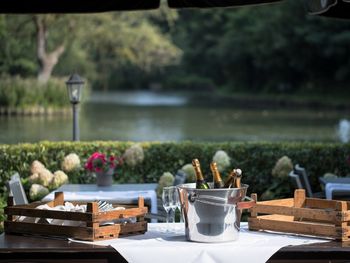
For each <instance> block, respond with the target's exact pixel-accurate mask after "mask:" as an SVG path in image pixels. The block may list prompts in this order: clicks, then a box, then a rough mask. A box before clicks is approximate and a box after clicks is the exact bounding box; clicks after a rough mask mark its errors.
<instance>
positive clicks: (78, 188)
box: [42, 184, 158, 222]
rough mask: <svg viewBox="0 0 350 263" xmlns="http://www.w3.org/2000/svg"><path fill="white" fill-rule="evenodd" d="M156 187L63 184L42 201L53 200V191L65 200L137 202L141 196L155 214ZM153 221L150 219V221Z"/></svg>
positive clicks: (147, 185) (151, 185)
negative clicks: (62, 193)
mask: <svg viewBox="0 0 350 263" xmlns="http://www.w3.org/2000/svg"><path fill="white" fill-rule="evenodd" d="M157 187H158V184H113V185H111V186H97V185H96V184H65V185H62V186H61V187H59V188H58V189H56V190H55V191H54V192H51V193H50V194H48V195H47V196H45V197H44V198H43V199H42V201H43V202H48V201H51V200H53V199H54V195H55V194H54V193H55V192H64V200H65V201H86V202H92V201H96V200H101V201H108V202H110V203H118V204H137V202H138V197H139V196H143V198H144V200H145V204H146V205H147V206H149V207H150V212H151V213H153V214H157V212H158V211H157V193H156V189H157ZM155 221H156V220H155V219H152V222H155Z"/></svg>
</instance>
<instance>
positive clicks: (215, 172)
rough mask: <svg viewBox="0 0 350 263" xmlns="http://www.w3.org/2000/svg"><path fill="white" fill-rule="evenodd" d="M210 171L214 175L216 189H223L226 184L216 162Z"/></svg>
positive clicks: (212, 164) (211, 165)
mask: <svg viewBox="0 0 350 263" xmlns="http://www.w3.org/2000/svg"><path fill="white" fill-rule="evenodd" d="M210 169H211V172H212V173H213V181H214V188H223V187H224V182H223V181H222V179H221V175H220V173H219V170H218V167H217V165H216V163H215V162H212V163H211V164H210Z"/></svg>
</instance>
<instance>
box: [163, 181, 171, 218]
mask: <svg viewBox="0 0 350 263" xmlns="http://www.w3.org/2000/svg"><path fill="white" fill-rule="evenodd" d="M162 202H163V207H164V210H165V212H166V222H167V223H169V212H171V194H170V187H163V193H162Z"/></svg>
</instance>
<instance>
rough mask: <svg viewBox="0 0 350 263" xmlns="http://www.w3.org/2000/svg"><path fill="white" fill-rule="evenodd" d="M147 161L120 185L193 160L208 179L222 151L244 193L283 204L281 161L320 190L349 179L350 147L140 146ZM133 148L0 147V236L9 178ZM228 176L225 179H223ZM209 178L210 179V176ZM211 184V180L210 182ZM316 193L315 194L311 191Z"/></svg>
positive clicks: (125, 171)
mask: <svg viewBox="0 0 350 263" xmlns="http://www.w3.org/2000/svg"><path fill="white" fill-rule="evenodd" d="M140 144H141V146H142V147H143V150H144V154H145V158H144V161H143V162H142V164H140V165H138V166H136V167H128V166H127V165H124V166H123V167H122V169H121V170H120V171H119V172H120V173H119V175H118V177H117V178H116V181H117V182H120V183H126V182H128V183H143V182H146V183H151V182H158V180H159V177H160V176H161V175H162V174H163V173H164V172H167V171H169V172H171V173H173V174H174V173H175V172H176V171H177V170H178V169H180V168H181V167H182V166H183V165H184V164H187V163H190V162H191V160H192V159H193V158H198V159H199V160H200V161H201V164H202V169H203V172H204V174H206V175H210V171H209V163H210V161H211V159H212V157H213V155H214V154H215V152H216V151H217V150H224V151H226V152H227V153H228V155H229V156H230V157H231V158H232V164H231V167H230V168H233V167H239V168H241V169H242V171H243V176H244V177H243V182H244V183H247V184H249V189H248V192H249V193H252V192H255V193H258V195H261V194H263V196H265V198H283V197H287V196H291V195H292V189H291V188H290V187H289V183H288V182H289V181H288V178H282V179H281V178H275V177H273V176H272V175H271V170H272V168H273V167H274V165H275V163H276V161H277V160H278V159H279V158H281V157H282V156H285V155H286V156H288V157H289V158H291V160H292V161H293V163H294V164H296V163H299V164H300V165H302V166H304V167H306V168H307V171H308V172H309V175H310V181H311V184H312V186H313V187H315V188H316V187H319V183H318V177H319V176H322V175H323V174H325V173H329V172H330V173H335V174H337V175H338V176H346V175H349V176H350V159H349V156H350V144H333V143H230V142H227V143H192V142H182V143H157V142H152V143H149V142H144V143H140ZM131 145H133V143H132V142H98V141H96V142H74V143H72V142H40V143H35V144H17V145H0V233H1V232H2V228H3V220H4V214H3V207H4V206H5V198H6V196H7V191H6V187H5V184H6V182H7V181H8V180H9V178H10V176H11V175H12V174H13V173H14V172H15V171H17V172H19V174H20V175H21V176H22V178H24V180H25V178H27V177H28V176H29V175H30V164H31V163H32V162H33V161H34V160H39V161H41V162H42V163H43V164H44V165H45V166H46V167H47V168H48V169H49V170H51V171H55V170H58V169H60V168H61V167H60V165H61V161H62V160H63V158H64V156H66V155H67V154H69V153H72V152H74V153H76V154H78V155H79V157H80V158H81V161H82V163H83V164H84V162H85V161H86V159H87V158H88V157H89V156H90V155H91V154H92V153H93V152H95V151H100V152H103V153H106V154H114V155H122V154H123V153H124V151H125V150H126V149H127V148H129V147H130V146H131ZM227 173H228V171H226V172H225V173H223V174H224V175H226V174H227ZM84 175H85V171H84V169H83V168H81V170H79V171H76V172H75V173H73V174H69V180H70V182H71V183H85V182H87V179H86V176H84ZM208 177H209V176H208ZM208 179H209V180H211V176H210V177H209V178H208ZM315 190H319V189H317V188H316V189H315Z"/></svg>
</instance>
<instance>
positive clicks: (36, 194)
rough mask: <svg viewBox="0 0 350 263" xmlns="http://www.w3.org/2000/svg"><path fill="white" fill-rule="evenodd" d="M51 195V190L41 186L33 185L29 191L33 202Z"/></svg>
mask: <svg viewBox="0 0 350 263" xmlns="http://www.w3.org/2000/svg"><path fill="white" fill-rule="evenodd" d="M48 194H49V189H48V188H46V187H45V186H42V185H41V184H32V185H31V187H30V189H29V197H30V199H31V200H39V199H41V198H43V197H44V196H45V195H48Z"/></svg>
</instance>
